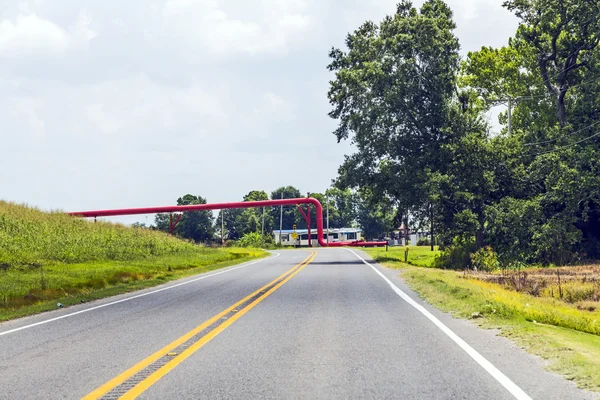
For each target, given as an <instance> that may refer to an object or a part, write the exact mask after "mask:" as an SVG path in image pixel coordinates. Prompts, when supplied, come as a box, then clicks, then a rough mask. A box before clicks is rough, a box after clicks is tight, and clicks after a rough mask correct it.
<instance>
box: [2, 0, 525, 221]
mask: <svg viewBox="0 0 600 400" xmlns="http://www.w3.org/2000/svg"><path fill="white" fill-rule="evenodd" d="M395 3H396V0H370V1H364V0H127V1H121V0H102V1H99V0H0V124H1V125H0V137H1V141H0V146H1V149H2V150H1V152H0V199H3V200H9V201H15V202H19V203H28V204H30V205H35V206H38V207H40V208H42V209H62V210H67V211H76V210H84V209H85V210H87V209H97V208H119V207H138V206H151V205H167V204H173V203H174V201H175V200H176V199H177V197H179V196H181V195H183V194H185V193H194V194H200V195H202V196H204V197H206V198H208V200H209V202H221V201H233V200H239V199H241V197H242V196H243V195H244V194H245V193H247V192H248V191H250V190H253V189H261V190H266V191H267V192H270V191H271V190H273V189H275V188H277V187H279V186H281V185H294V186H296V187H298V188H299V189H300V190H301V191H302V192H307V191H312V192H320V191H324V190H325V189H326V188H327V187H328V186H329V185H330V183H331V179H333V178H334V177H335V176H336V172H337V168H338V166H339V164H340V163H341V161H342V160H343V155H344V153H349V152H351V151H352V149H351V148H350V147H349V145H348V144H344V143H342V144H337V143H336V139H335V137H334V136H333V134H332V131H333V130H334V127H335V121H333V120H331V119H330V118H329V117H328V116H327V113H328V111H329V109H330V107H329V104H328V101H327V97H326V94H327V90H328V81H329V80H330V79H331V75H330V73H329V72H328V71H327V69H326V65H327V64H328V56H327V55H328V52H329V50H330V48H331V46H336V47H339V46H342V45H343V41H344V37H345V35H346V34H347V32H349V31H352V30H354V29H355V28H357V27H358V26H359V25H360V24H361V23H362V22H364V21H365V20H367V19H370V20H373V21H377V22H378V21H380V20H381V19H382V18H383V17H384V16H385V15H386V14H390V13H393V12H394V10H395ZM420 3H421V1H416V2H415V4H417V5H418V4H420ZM448 3H449V4H450V6H451V7H452V8H453V10H454V12H455V20H456V22H457V25H458V29H457V31H456V33H457V35H458V37H459V39H460V42H461V45H462V53H463V54H466V53H467V52H468V51H471V50H476V49H478V48H480V47H481V46H482V45H491V46H501V45H503V44H505V43H506V42H507V40H508V37H509V36H510V35H512V34H513V33H514V31H515V29H516V25H517V22H516V19H515V18H514V16H513V15H511V14H510V13H508V12H507V11H505V10H504V9H502V8H501V6H500V4H501V1H500V0H448ZM136 219H139V220H141V221H144V219H143V218H142V217H135V218H134V219H133V220H136ZM123 220H124V221H131V220H128V219H123ZM148 222H151V219H150V220H149V221H148Z"/></svg>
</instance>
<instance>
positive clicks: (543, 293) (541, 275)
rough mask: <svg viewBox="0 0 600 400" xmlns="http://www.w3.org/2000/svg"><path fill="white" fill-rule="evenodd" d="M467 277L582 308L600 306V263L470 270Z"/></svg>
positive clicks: (587, 308)
mask: <svg viewBox="0 0 600 400" xmlns="http://www.w3.org/2000/svg"><path fill="white" fill-rule="evenodd" d="M468 276H469V277H471V278H474V279H477V280H481V281H485V282H491V283H497V284H499V285H502V286H503V287H505V288H507V289H510V290H514V291H517V292H521V293H527V294H530V295H532V296H536V297H548V298H554V299H558V300H561V301H564V302H566V303H569V304H573V305H575V306H576V307H577V308H579V309H580V310H586V311H595V310H596V309H600V265H581V266H572V267H559V268H527V269H524V270H520V271H506V270H505V271H500V272H494V273H489V272H469V273H468Z"/></svg>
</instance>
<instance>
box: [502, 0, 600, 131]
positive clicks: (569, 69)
mask: <svg viewBox="0 0 600 400" xmlns="http://www.w3.org/2000/svg"><path fill="white" fill-rule="evenodd" d="M503 6H504V7H506V8H507V9H508V10H510V11H513V12H514V13H515V15H516V16H517V17H518V18H519V19H520V20H521V24H520V25H519V28H518V30H517V35H516V42H515V47H517V48H519V47H523V48H524V49H523V50H522V52H533V54H535V59H534V60H533V59H532V60H531V61H534V62H535V64H537V65H536V66H537V69H538V71H539V76H540V81H541V83H542V85H544V86H545V87H546V89H547V91H548V93H549V95H551V96H552V98H553V99H554V101H555V106H556V117H557V119H558V121H559V122H560V125H561V127H564V126H565V125H566V124H567V107H566V105H565V99H566V97H567V93H568V91H569V89H570V88H571V87H572V86H573V85H576V84H578V83H581V82H582V80H583V77H584V75H585V74H584V73H583V72H582V70H585V69H586V67H587V66H588V64H589V63H590V61H591V60H592V57H593V52H594V50H596V48H597V47H598V44H599V43H600V23H599V18H598V15H600V3H598V2H597V1H581V0H509V1H505V2H504V4H503ZM530 68H531V67H530ZM531 69H533V68H531Z"/></svg>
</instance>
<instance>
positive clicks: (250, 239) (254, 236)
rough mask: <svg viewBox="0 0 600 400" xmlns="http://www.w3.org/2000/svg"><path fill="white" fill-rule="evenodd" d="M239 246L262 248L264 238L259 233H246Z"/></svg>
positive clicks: (238, 243) (239, 241)
mask: <svg viewBox="0 0 600 400" xmlns="http://www.w3.org/2000/svg"><path fill="white" fill-rule="evenodd" d="M237 245H238V246H239V247H261V246H262V245H263V237H262V235H261V234H260V233H257V232H250V233H246V234H245V235H244V236H242V238H241V239H240V240H238V242H237Z"/></svg>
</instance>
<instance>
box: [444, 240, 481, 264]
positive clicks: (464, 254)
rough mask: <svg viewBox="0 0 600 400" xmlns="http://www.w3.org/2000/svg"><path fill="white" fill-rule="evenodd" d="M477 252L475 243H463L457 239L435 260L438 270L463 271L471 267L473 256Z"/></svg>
mask: <svg viewBox="0 0 600 400" xmlns="http://www.w3.org/2000/svg"><path fill="white" fill-rule="evenodd" d="M475 251H476V246H475V242H474V241H462V240H460V239H459V238H455V239H454V242H453V243H452V244H451V245H449V246H446V247H444V250H443V251H442V253H441V254H440V256H439V257H437V258H436V259H435V262H434V266H435V267H436V268H444V269H456V270H462V269H465V268H469V267H470V266H471V254H472V253H474V252H475Z"/></svg>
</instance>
